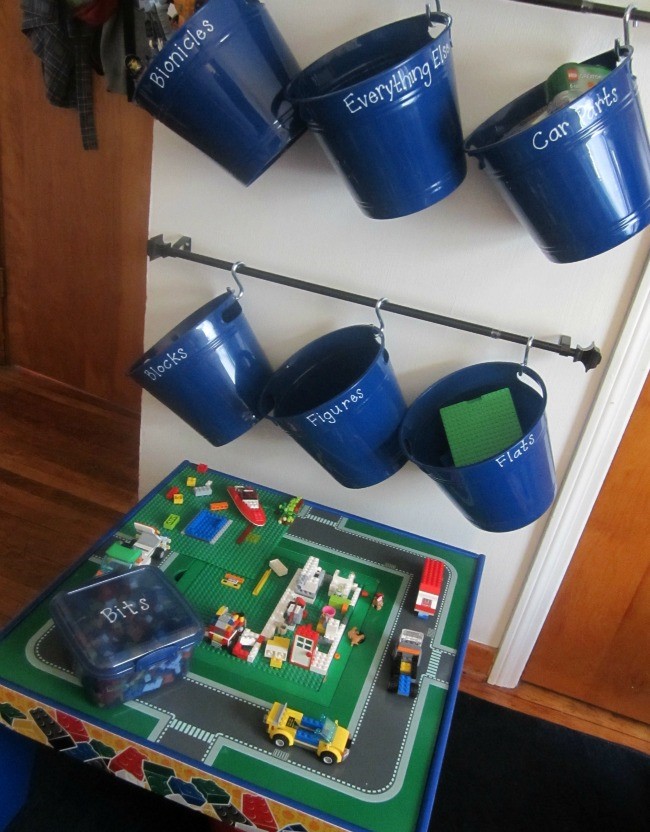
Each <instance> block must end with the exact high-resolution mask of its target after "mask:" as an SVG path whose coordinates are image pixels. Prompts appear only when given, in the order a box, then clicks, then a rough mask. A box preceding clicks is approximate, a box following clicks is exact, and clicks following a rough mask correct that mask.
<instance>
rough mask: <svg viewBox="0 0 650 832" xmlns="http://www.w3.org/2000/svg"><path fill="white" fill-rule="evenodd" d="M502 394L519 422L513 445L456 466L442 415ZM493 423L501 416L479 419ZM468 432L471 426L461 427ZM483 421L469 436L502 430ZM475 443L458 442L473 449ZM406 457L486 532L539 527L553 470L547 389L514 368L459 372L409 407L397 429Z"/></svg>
mask: <svg viewBox="0 0 650 832" xmlns="http://www.w3.org/2000/svg"><path fill="white" fill-rule="evenodd" d="M496 392H501V393H503V394H504V395H505V397H506V399H507V400H508V401H509V402H510V404H511V407H512V408H513V410H514V416H513V418H515V419H516V420H518V428H517V431H516V434H515V435H516V439H514V440H513V439H511V440H509V441H508V443H507V444H504V445H503V446H502V447H500V448H499V450H498V451H497V452H492V453H490V455H489V456H488V457H487V458H485V459H480V461H477V462H475V463H473V464H466V465H456V464H454V462H453V458H452V453H451V451H450V442H449V432H448V430H447V429H446V428H445V425H444V424H443V418H442V415H441V411H442V410H444V409H445V408H450V407H452V406H454V405H459V404H460V405H462V404H464V403H476V402H478V403H480V400H481V398H482V397H485V396H490V395H491V394H494V393H496ZM484 412H486V413H487V415H488V416H490V415H491V416H492V418H494V419H497V420H498V419H504V418H505V415H504V413H503V412H501V413H496V414H495V412H494V410H493V412H492V414H490V413H489V411H484ZM466 424H469V423H468V422H466ZM500 427H501V425H499V424H489V419H487V418H486V419H485V420H484V422H483V423H482V424H480V425H478V427H477V426H476V425H473V426H472V430H473V432H474V434H476V433H477V432H484V434H486V436H487V438H488V439H489V438H490V436H489V434H490V433H493V432H494V431H495V430H498V429H500ZM476 438H477V437H476V435H473V436H470V437H465V438H464V439H463V441H464V442H465V443H466V444H467V443H468V442H475V441H476ZM400 439H401V443H402V447H403V449H404V452H405V453H406V454H407V455H408V457H409V459H411V460H412V461H413V462H414V463H415V464H416V465H417V466H418V467H419V468H420V470H421V471H423V472H424V473H425V474H427V475H428V476H429V477H431V479H433V480H434V481H435V482H437V483H438V484H439V485H440V486H441V488H442V489H443V490H444V491H445V493H446V494H447V496H448V497H450V499H451V500H452V501H453V502H454V503H455V504H456V506H457V507H458V508H459V509H460V511H461V512H462V513H463V514H464V515H465V517H466V518H467V519H468V520H469V521H470V522H472V523H473V524H474V525H476V526H478V527H479V528H481V529H485V530H486V531H490V532H507V531H512V530H514V529H519V528H522V527H523V526H526V525H528V524H529V523H532V522H533V521H534V520H537V518H538V517H540V516H541V515H542V514H544V512H545V511H546V510H547V509H548V508H549V507H550V505H551V503H552V502H553V499H554V497H555V466H554V464H553V455H552V452H551V444H550V440H549V435H548V426H547V420H546V387H545V386H544V382H543V381H542V379H541V378H540V376H539V375H538V374H537V373H535V372H534V371H533V370H531V369H530V368H528V367H526V366H522V365H520V364H512V363H505V362H489V363H485V364H476V365H474V366H471V367H466V368H464V369H462V370H458V371H457V372H455V373H452V374H451V375H448V376H446V377H445V378H443V379H441V380H440V381H437V382H435V383H434V384H432V385H431V386H430V387H429V388H428V389H427V390H425V391H424V392H423V393H422V394H421V395H420V396H419V397H418V398H417V399H416V400H415V402H413V404H412V405H411V406H410V408H409V410H408V413H407V415H406V417H405V419H404V421H403V423H402V427H401V430H400Z"/></svg>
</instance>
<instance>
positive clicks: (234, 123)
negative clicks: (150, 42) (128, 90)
mask: <svg viewBox="0 0 650 832" xmlns="http://www.w3.org/2000/svg"><path fill="white" fill-rule="evenodd" d="M297 72H298V65H297V64H296V62H295V59H294V58H293V56H292V54H291V53H290V52H289V49H288V47H287V45H286V43H285V42H284V40H283V38H282V36H281V35H280V33H279V32H278V30H277V28H276V26H275V24H274V23H273V21H272V19H271V17H270V15H269V13H268V12H267V10H266V7H265V6H264V5H263V3H261V2H260V0H209V2H207V3H206V4H205V5H204V6H203V7H202V8H201V9H199V10H198V11H197V12H196V13H195V14H194V15H192V17H191V18H190V19H189V20H188V21H187V23H186V24H185V25H184V26H183V27H182V28H181V29H179V31H178V32H177V33H176V34H175V35H174V36H173V37H172V38H171V39H170V40H169V41H168V42H167V43H166V44H165V46H164V47H163V49H162V50H161V52H160V53H159V54H158V55H157V56H156V57H155V58H154V59H153V60H152V61H151V62H150V63H149V64H148V66H147V67H146V69H145V70H144V72H143V73H142V76H141V77H140V79H139V80H138V83H137V85H136V90H135V101H137V102H138V104H141V105H142V106H143V107H144V108H145V109H146V110H148V111H149V112H150V113H151V114H152V115H153V116H155V117H156V118H157V119H158V120H159V121H161V122H162V123H163V124H165V125H166V126H167V127H169V128H170V129H171V130H173V131H174V132H175V133H178V135H179V136H182V137H183V138H184V139H186V140H187V141H188V142H190V143H191V144H193V145H194V146H195V147H198V148H199V150H202V151H203V152H204V153H207V155H208V156H210V157H212V158H213V159H214V160H215V161H216V162H218V163H219V164H220V165H222V166H223V167H224V168H225V169H226V170H227V171H229V172H230V173H231V174H232V175H233V176H235V177H236V178H237V179H239V181H240V182H243V183H244V185H250V183H251V182H253V181H254V180H255V179H257V177H258V176H260V174H262V173H263V172H264V171H265V170H266V168H267V167H268V166H269V165H271V164H272V163H273V162H274V161H275V160H276V159H277V158H278V156H279V155H280V154H281V153H282V152H283V151H284V150H286V148H287V147H289V145H290V144H291V143H292V142H293V141H295V139H297V138H298V136H300V135H301V133H302V132H304V130H305V126H304V124H302V122H301V121H300V119H298V118H297V116H296V114H295V111H294V108H293V106H292V105H291V104H290V103H289V102H288V101H287V100H286V99H285V98H284V96H283V94H282V91H283V89H284V87H285V86H286V85H287V83H288V82H289V80H290V79H291V78H292V77H293V76H294V75H295V74H296V73H297Z"/></svg>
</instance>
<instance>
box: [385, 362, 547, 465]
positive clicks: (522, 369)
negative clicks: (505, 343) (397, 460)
mask: <svg viewBox="0 0 650 832" xmlns="http://www.w3.org/2000/svg"><path fill="white" fill-rule="evenodd" d="M480 367H492V368H494V369H496V368H498V367H507V368H508V369H509V370H514V371H515V375H517V376H520V375H522V374H523V373H525V374H526V375H528V376H530V377H531V378H532V379H533V381H535V382H536V383H537V384H539V386H540V388H541V391H542V392H541V396H540V398H541V403H542V405H543V406H542V408H541V412H540V415H539V418H538V419H537V420H536V422H535V423H534V425H533V427H536V426H537V425H539V424H540V423H541V422H543V421H545V419H546V406H547V404H548V393H547V389H546V385H545V384H544V380H543V379H542V377H541V376H540V375H539V373H537V372H536V371H535V370H533V369H532V368H531V367H528V366H527V365H524V364H517V363H516V362H514V361H485V362H481V363H480V364H470V365H468V366H467V367H461V368H460V369H458V370H455V371H453V372H451V373H447V375H445V376H443V377H442V378H439V379H438V380H437V381H434V382H433V384H430V385H429V386H428V387H427V388H426V389H425V390H423V391H422V392H421V393H420V394H419V395H418V396H417V397H416V398H415V400H414V401H413V402H412V403H411V405H410V406H409V407H408V409H407V412H406V414H405V416H404V419H403V420H402V424H401V425H400V429H399V443H400V447H401V448H402V451H403V452H404V454H406V456H407V457H408V458H409V460H410V461H411V462H413V463H414V464H415V465H417V466H418V467H421V466H424V467H425V468H427V469H431V470H435V469H440V470H444V471H451V470H455V471H471V470H472V469H473V468H478V466H482V465H485V464H486V463H487V462H492V461H494V460H495V459H496V458H497V457H498V456H500V455H501V454H504V453H506V451H509V450H510V449H511V448H514V447H516V446H517V445H518V444H519V443H520V442H521V440H522V439H525V437H526V436H527V435H528V434H529V433H531V432H532V428H531V429H530V430H527V431H522V435H521V437H520V438H519V439H518V440H517V441H516V442H513V443H512V444H511V445H508V447H507V448H504V449H503V450H502V451H500V452H499V453H498V454H492V456H489V457H488V458H487V459H482V460H479V461H478V462H471V463H469V464H468V465H434V464H432V463H429V462H423V461H422V460H419V459H418V458H417V457H415V456H414V455H413V453H411V451H410V450H409V448H408V447H407V443H406V437H405V434H406V429H407V427H408V424H409V421H410V420H411V419H412V418H413V419H414V418H415V415H414V413H415V409H416V407H417V406H418V405H420V404H422V402H423V401H424V399H426V398H427V397H428V395H429V394H430V392H431V391H432V390H433V389H434V388H435V387H437V386H438V385H439V384H441V383H442V382H447V381H449V380H450V379H452V378H454V377H457V376H460V375H462V374H463V373H465V372H470V371H473V370H476V369H478V368H480ZM531 389H532V388H531ZM533 392H536V391H533Z"/></svg>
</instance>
